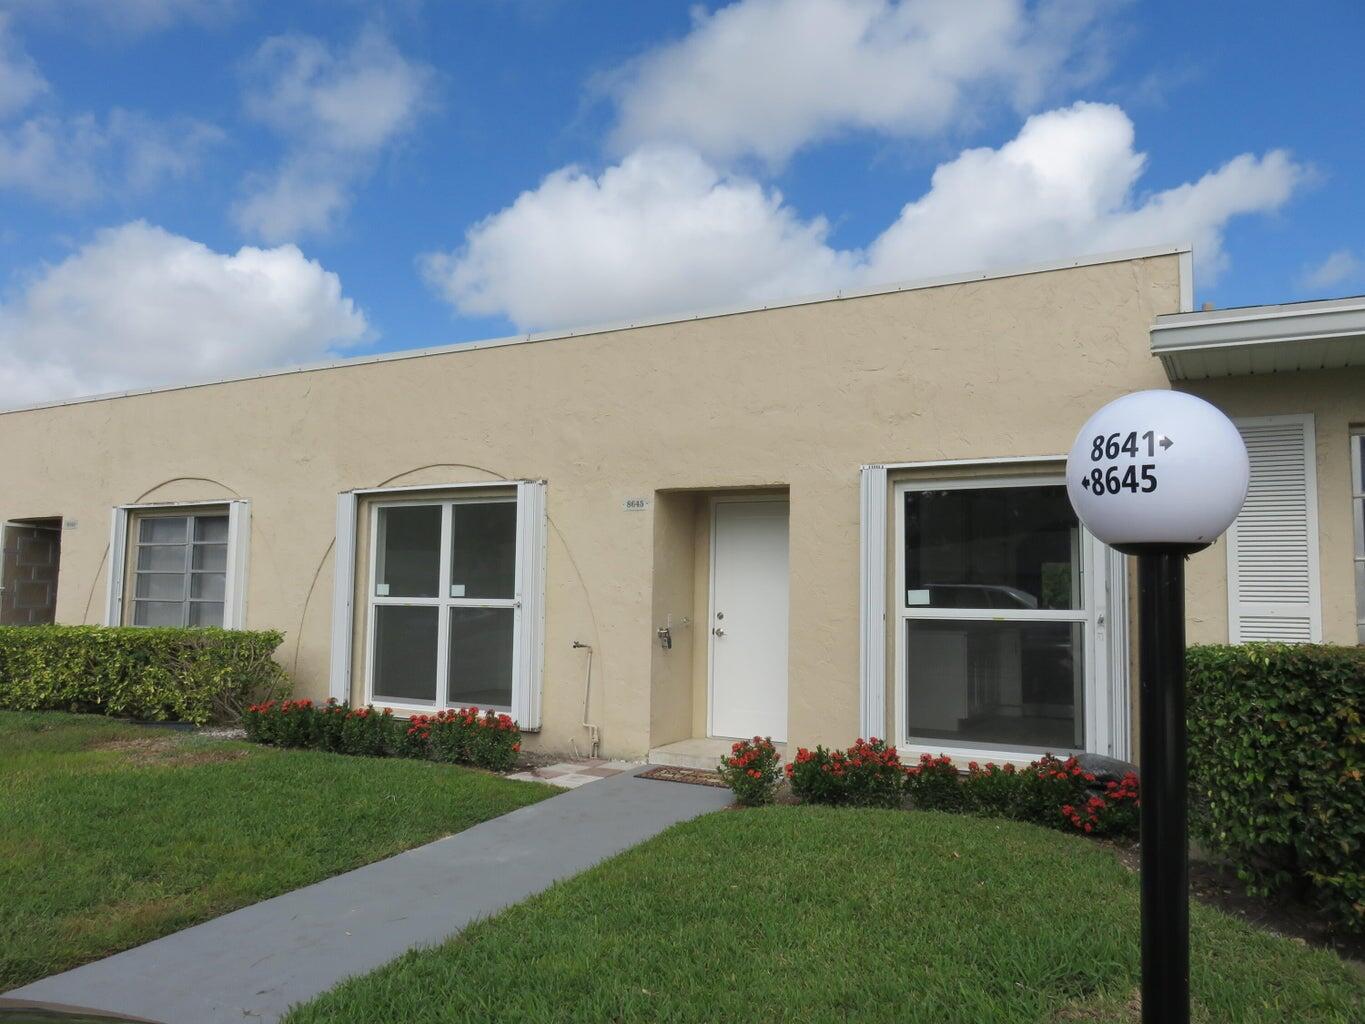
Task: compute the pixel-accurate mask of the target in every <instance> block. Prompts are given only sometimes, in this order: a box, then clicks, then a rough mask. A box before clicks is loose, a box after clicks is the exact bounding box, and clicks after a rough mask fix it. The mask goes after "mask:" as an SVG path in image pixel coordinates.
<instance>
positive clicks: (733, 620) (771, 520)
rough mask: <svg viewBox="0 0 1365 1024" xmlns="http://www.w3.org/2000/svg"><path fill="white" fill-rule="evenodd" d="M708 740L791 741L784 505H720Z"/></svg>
mask: <svg viewBox="0 0 1365 1024" xmlns="http://www.w3.org/2000/svg"><path fill="white" fill-rule="evenodd" d="M710 628H711V735H713V736H734V737H743V736H771V737H772V738H773V739H774V740H775V741H778V742H781V741H784V740H786V738H787V502H785V501H777V500H762V501H717V502H716V505H715V519H714V523H713V526H712V533H711V622H710Z"/></svg>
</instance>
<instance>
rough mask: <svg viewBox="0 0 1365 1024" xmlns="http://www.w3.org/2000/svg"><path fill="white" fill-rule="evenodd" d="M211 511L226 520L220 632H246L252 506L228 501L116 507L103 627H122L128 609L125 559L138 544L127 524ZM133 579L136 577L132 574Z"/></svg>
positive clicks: (245, 502) (111, 536) (111, 537)
mask: <svg viewBox="0 0 1365 1024" xmlns="http://www.w3.org/2000/svg"><path fill="white" fill-rule="evenodd" d="M210 509H226V510H227V517H228V536H227V566H226V579H225V581H224V585H223V628H224V629H245V628H246V589H247V563H248V559H249V555H250V544H251V502H250V501H248V500H247V499H245V498H233V499H230V500H227V501H221V500H220V501H169V502H165V501H163V502H147V503H144V504H137V505H118V506H116V507H115V508H114V510H113V515H112V519H111V523H110V527H109V578H108V580H107V585H106V589H105V604H104V624H105V625H106V626H122V625H126V624H128V623H125V621H124V618H125V614H126V613H125V605H128V606H131V604H132V600H131V598H130V595H127V594H126V593H125V592H124V591H125V587H126V581H127V579H128V578H129V575H130V574H129V573H128V559H129V558H130V557H133V556H135V554H136V552H135V550H134V549H135V548H136V546H137V542H136V539H135V538H130V536H129V526H130V524H131V523H132V522H133V521H134V520H135V519H136V518H137V517H139V516H143V515H148V514H161V513H164V514H166V515H177V514H178V515H184V516H196V515H206V514H208V513H209V510H210ZM133 576H134V577H135V574H133Z"/></svg>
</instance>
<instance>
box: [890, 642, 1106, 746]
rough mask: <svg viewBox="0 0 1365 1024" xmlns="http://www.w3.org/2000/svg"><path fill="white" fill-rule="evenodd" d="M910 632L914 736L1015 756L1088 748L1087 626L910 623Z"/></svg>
mask: <svg viewBox="0 0 1365 1024" xmlns="http://www.w3.org/2000/svg"><path fill="white" fill-rule="evenodd" d="M905 627H906V636H905V644H906V677H907V690H908V693H907V698H906V709H905V714H906V725H907V733H908V735H910V736H911V737H912V738H914V739H917V740H928V741H935V742H942V741H951V742H952V743H953V744H957V745H961V746H967V747H986V748H993V747H999V748H1001V749H1006V750H1015V751H1037V752H1047V751H1051V752H1060V751H1068V750H1076V749H1081V748H1082V747H1083V745H1084V744H1083V728H1082V726H1083V722H1084V678H1085V668H1084V659H1083V657H1082V646H1081V644H1082V628H1083V624H1082V623H1079V622H1004V621H985V620H964V619H958V620H934V619H910V620H907V621H906V623H905Z"/></svg>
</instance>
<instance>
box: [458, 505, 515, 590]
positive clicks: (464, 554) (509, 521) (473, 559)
mask: <svg viewBox="0 0 1365 1024" xmlns="http://www.w3.org/2000/svg"><path fill="white" fill-rule="evenodd" d="M452 515H453V517H454V520H453V524H452V529H453V532H454V536H453V537H452V538H451V561H450V566H451V568H450V584H451V596H452V597H464V598H510V597H514V596H515V591H516V567H517V505H516V502H514V501H479V502H470V503H468V504H461V505H456V506H454V508H453V509H452Z"/></svg>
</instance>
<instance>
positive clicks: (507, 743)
mask: <svg viewBox="0 0 1365 1024" xmlns="http://www.w3.org/2000/svg"><path fill="white" fill-rule="evenodd" d="M242 725H243V726H244V727H245V728H246V738H247V739H249V740H251V741H253V742H255V743H270V744H273V745H275V746H278V747H312V748H314V749H317V750H327V751H331V752H332V753H337V754H359V755H363V756H367V757H410V758H418V759H427V760H432V761H441V762H444V763H447V764H469V765H473V766H475V767H476V768H486V769H488V770H489V771H495V772H505V771H508V770H510V769H511V768H512V766H513V765H514V764H515V763H516V760H517V754H518V753H520V752H521V729H520V728H519V727H518V725H517V723H516V722H515V721H513V720H512V717H511V716H510V715H504V714H499V713H497V712H495V711H483V712H480V711H479V709H478V708H464V709H461V710H458V711H457V710H452V711H438V712H437V713H436V714H434V715H413V716H412V718H409V719H403V718H398V717H397V716H395V715H394V713H393V709H392V708H384V709H383V710H382V711H380V710H376V709H375V708H374V707H373V706H371V705H366V706H365V707H359V708H353V707H351V706H350V705H349V704H345V703H341V702H339V701H337V700H329V701H327V703H326V704H314V703H313V702H312V701H311V700H283V701H275V700H269V701H266V702H265V703H263V704H253V705H251V706H250V707H249V708H247V710H246V713H245V714H244V715H243V716H242Z"/></svg>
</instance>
